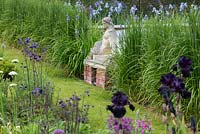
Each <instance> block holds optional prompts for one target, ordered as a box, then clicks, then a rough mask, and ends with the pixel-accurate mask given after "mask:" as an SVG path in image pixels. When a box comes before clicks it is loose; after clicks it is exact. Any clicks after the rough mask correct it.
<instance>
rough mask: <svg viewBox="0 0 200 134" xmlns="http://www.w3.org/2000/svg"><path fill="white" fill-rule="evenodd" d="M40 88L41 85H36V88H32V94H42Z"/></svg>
mask: <svg viewBox="0 0 200 134" xmlns="http://www.w3.org/2000/svg"><path fill="white" fill-rule="evenodd" d="M42 92H43V91H42V88H41V87H36V88H34V89H33V91H32V94H33V95H34V96H38V95H40V94H42Z"/></svg>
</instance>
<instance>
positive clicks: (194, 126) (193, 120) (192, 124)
mask: <svg viewBox="0 0 200 134" xmlns="http://www.w3.org/2000/svg"><path fill="white" fill-rule="evenodd" d="M196 127H197V126H196V121H195V118H194V117H193V116H192V117H191V130H192V131H193V132H194V133H195V132H196Z"/></svg>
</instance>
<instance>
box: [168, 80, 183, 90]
mask: <svg viewBox="0 0 200 134" xmlns="http://www.w3.org/2000/svg"><path fill="white" fill-rule="evenodd" d="M173 84H174V85H173V87H172V88H173V89H171V91H172V92H173V91H175V92H177V93H181V92H182V91H183V90H185V84H184V83H183V80H182V79H179V78H176V79H174V82H173Z"/></svg>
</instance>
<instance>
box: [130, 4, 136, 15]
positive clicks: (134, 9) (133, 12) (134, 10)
mask: <svg viewBox="0 0 200 134" xmlns="http://www.w3.org/2000/svg"><path fill="white" fill-rule="evenodd" d="M137 10H138V9H137V7H136V5H133V6H132V7H131V9H130V14H131V15H134V14H135V12H136V11H137Z"/></svg>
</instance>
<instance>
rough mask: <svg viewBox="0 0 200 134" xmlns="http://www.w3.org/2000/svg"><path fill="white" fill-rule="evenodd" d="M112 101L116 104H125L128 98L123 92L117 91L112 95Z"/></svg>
mask: <svg viewBox="0 0 200 134" xmlns="http://www.w3.org/2000/svg"><path fill="white" fill-rule="evenodd" d="M112 103H113V104H114V105H116V106H125V105H127V104H128V103H129V98H128V96H127V95H126V94H125V93H123V92H121V91H117V92H116V93H114V94H113V96H112Z"/></svg>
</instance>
